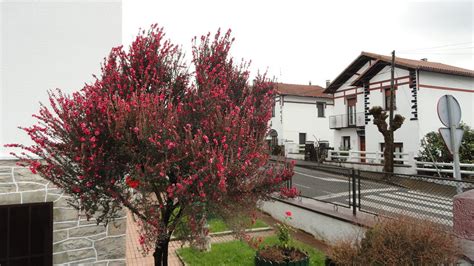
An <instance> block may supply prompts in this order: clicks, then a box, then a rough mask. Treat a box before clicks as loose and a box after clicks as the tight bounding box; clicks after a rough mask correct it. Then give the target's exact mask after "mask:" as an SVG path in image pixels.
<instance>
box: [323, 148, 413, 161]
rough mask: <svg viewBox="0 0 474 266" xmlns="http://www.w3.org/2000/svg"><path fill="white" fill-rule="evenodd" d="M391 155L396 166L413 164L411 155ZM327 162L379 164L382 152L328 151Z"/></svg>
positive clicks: (399, 153) (401, 153)
mask: <svg viewBox="0 0 474 266" xmlns="http://www.w3.org/2000/svg"><path fill="white" fill-rule="evenodd" d="M393 155H394V161H395V163H396V164H397V163H398V164H402V163H403V164H404V163H413V162H414V158H413V153H403V152H394V153H393ZM328 160H330V161H344V162H359V163H374V164H381V163H382V162H383V152H380V151H355V150H349V151H329V153H328Z"/></svg>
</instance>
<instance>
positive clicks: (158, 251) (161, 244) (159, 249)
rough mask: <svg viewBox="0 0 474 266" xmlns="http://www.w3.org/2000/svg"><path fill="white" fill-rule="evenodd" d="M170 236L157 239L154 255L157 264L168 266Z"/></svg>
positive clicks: (157, 265) (156, 265)
mask: <svg viewBox="0 0 474 266" xmlns="http://www.w3.org/2000/svg"><path fill="white" fill-rule="evenodd" d="M169 242H170V240H169V238H166V239H165V240H161V241H157V242H156V246H155V252H154V253H153V257H154V258H155V266H168V245H169Z"/></svg>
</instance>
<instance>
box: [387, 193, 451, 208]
mask: <svg viewBox="0 0 474 266" xmlns="http://www.w3.org/2000/svg"><path fill="white" fill-rule="evenodd" d="M395 194H397V195H402V194H403V195H405V196H408V197H411V198H416V199H422V200H429V201H432V202H436V203H441V204H449V205H451V204H452V203H453V200H452V199H448V198H446V199H437V198H434V197H429V196H425V195H423V194H418V193H416V192H414V191H407V192H395Z"/></svg>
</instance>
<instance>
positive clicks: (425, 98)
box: [324, 52, 474, 162]
mask: <svg viewBox="0 0 474 266" xmlns="http://www.w3.org/2000/svg"><path fill="white" fill-rule="evenodd" d="M394 73H395V75H394V76H395V79H394V83H395V103H394V113H395V114H400V115H402V116H403V117H405V121H404V123H403V125H402V127H401V128H400V129H398V130H397V131H395V133H394V138H395V141H394V142H395V152H401V153H411V154H412V156H416V155H417V153H418V151H419V149H420V146H421V140H422V139H423V137H424V136H425V135H426V134H427V133H429V132H431V131H437V130H438V129H439V128H440V127H443V125H442V124H441V122H440V121H439V118H438V115H437V103H438V100H439V98H440V97H441V96H443V95H446V94H451V95H453V96H454V97H455V98H456V99H457V100H458V102H459V104H460V106H461V110H462V121H463V122H464V123H466V124H468V125H469V126H471V127H472V126H473V125H474V109H473V108H474V71H473V70H469V69H463V68H459V67H455V66H450V65H445V64H441V63H436V62H429V61H427V60H426V59H423V60H412V59H405V58H399V57H396V59H395V72H394ZM390 82H391V57H390V56H384V55H379V54H374V53H367V52H362V53H361V55H360V56H358V57H357V58H356V59H355V60H354V61H353V62H352V63H351V64H350V65H349V66H348V67H347V68H346V69H345V70H344V71H343V72H342V73H341V74H339V76H337V77H336V78H335V79H334V80H333V81H332V83H331V84H330V85H329V86H328V87H327V88H326V90H325V91H324V92H325V93H330V94H332V95H333V96H334V115H333V116H330V117H329V127H330V128H331V129H332V130H333V132H334V147H335V149H336V150H340V151H342V150H352V151H377V152H381V151H383V147H384V140H383V136H382V134H381V133H380V132H379V131H378V129H377V127H376V126H375V125H374V124H373V121H372V120H373V118H372V117H371V116H370V115H369V114H368V110H369V109H370V108H372V107H373V106H381V107H382V108H384V109H385V110H387V111H388V109H389V107H390V101H389V99H390ZM359 159H360V162H367V161H366V160H364V159H361V158H359Z"/></svg>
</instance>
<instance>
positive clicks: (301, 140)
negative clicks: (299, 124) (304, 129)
mask: <svg viewBox="0 0 474 266" xmlns="http://www.w3.org/2000/svg"><path fill="white" fill-rule="evenodd" d="M299 143H300V145H301V144H306V133H300V142H299Z"/></svg>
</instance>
